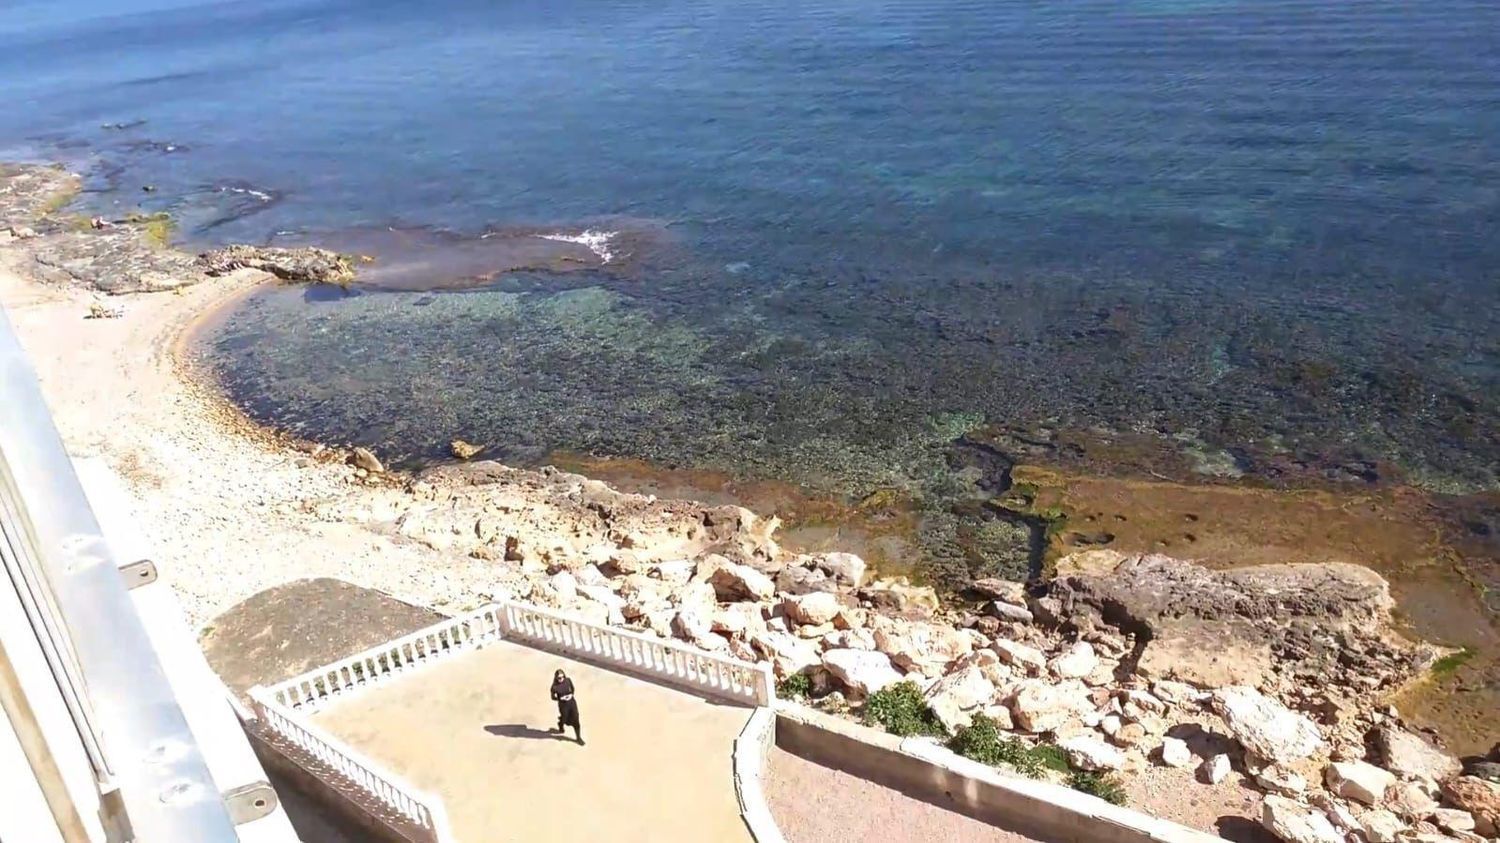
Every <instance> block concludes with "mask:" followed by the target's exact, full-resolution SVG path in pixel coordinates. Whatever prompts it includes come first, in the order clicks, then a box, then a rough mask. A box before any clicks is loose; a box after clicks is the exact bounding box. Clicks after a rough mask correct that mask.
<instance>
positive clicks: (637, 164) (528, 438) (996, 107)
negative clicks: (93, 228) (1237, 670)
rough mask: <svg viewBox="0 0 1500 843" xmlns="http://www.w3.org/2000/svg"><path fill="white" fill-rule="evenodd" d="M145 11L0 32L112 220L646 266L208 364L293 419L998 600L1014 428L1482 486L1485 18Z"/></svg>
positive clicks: (988, 5) (1491, 298) (260, 409)
mask: <svg viewBox="0 0 1500 843" xmlns="http://www.w3.org/2000/svg"><path fill="white" fill-rule="evenodd" d="M124 6H125V7H126V8H128V9H129V10H133V11H121V8H122V6H121V4H118V3H104V2H102V0H93V2H90V3H82V4H67V5H66V7H64V5H63V4H53V3H44V2H40V0H25V2H20V3H14V2H13V3H11V4H10V5H9V6H8V8H7V14H6V15H5V16H4V18H3V19H0V98H4V101H6V102H8V103H12V104H15V105H16V106H18V107H13V108H10V109H3V110H0V146H7V145H8V146H9V147H10V149H11V150H13V151H17V152H21V153H30V154H37V155H57V154H63V155H66V156H67V157H69V158H71V159H72V160H74V161H76V162H79V163H81V164H83V165H86V166H88V167H90V168H91V173H92V178H91V182H90V184H91V188H92V190H93V191H94V192H92V193H90V195H89V196H88V197H86V200H85V204H86V205H87V206H89V207H91V208H99V209H106V210H108V209H124V208H128V207H133V206H135V205H137V204H142V205H145V206H146V207H147V208H148V209H157V208H165V209H170V210H173V211H174V212H175V213H177V214H178V215H179V217H180V218H182V219H183V220H184V223H185V232H184V233H185V235H186V236H187V237H188V238H189V239H192V240H197V241H223V240H230V239H248V240H260V241H264V240H267V239H270V238H273V237H276V236H278V235H277V233H278V232H292V234H291V235H286V234H282V235H280V236H283V237H285V236H291V237H302V238H305V237H314V238H316V237H317V235H318V233H319V232H348V231H351V230H357V229H359V228H362V227H369V228H376V229H379V228H382V227H385V226H388V225H392V224H405V225H425V226H433V227H437V228H442V229H446V230H449V231H451V232H454V233H457V234H468V235H477V234H478V233H479V232H481V231H484V230H488V229H491V228H496V227H499V228H504V229H507V230H522V229H525V230H533V229H534V230H537V231H547V230H552V229H555V230H557V231H559V232H564V233H569V234H577V233H578V232H580V231H582V230H584V229H586V228H595V229H598V228H600V227H601V226H602V225H603V224H604V223H605V222H608V223H609V224H610V225H612V226H614V227H615V228H617V229H620V230H623V231H625V232H626V233H627V234H631V233H634V234H641V233H642V232H648V233H649V236H642V238H641V240H640V242H641V243H642V244H643V245H642V246H641V248H640V250H639V252H638V253H635V254H632V255H631V262H630V266H629V269H628V271H626V270H611V269H610V268H608V267H605V268H604V269H602V270H600V269H587V268H586V269H581V270H577V271H573V272H569V273H566V274H553V273H546V272H532V271H527V272H517V273H512V274H508V275H506V276H503V277H501V278H500V279H498V281H497V283H496V284H495V285H494V286H493V287H489V288H485V289H480V290H467V291H462V292H449V291H444V292H378V291H365V292H364V294H361V295H354V296H348V297H344V296H330V295H326V294H314V293H310V292H309V291H304V290H301V289H285V288H283V289H271V290H267V291H264V292H263V293H261V294H259V295H257V296H255V297H253V298H252V299H251V300H249V301H248V302H247V303H246V304H245V305H244V307H243V308H242V309H241V310H240V311H239V312H238V313H237V314H235V315H234V316H233V317H232V318H231V319H230V320H229V321H228V324H227V326H226V327H225V329H224V330H223V332H222V333H221V334H219V335H218V336H217V338H216V339H215V340H214V341H213V343H212V347H211V348H210V349H209V354H210V356H211V357H212V359H213V360H214V362H215V363H216V365H217V366H218V367H219V369H220V371H221V374H222V376H223V378H224V382H225V384H226V386H227V387H228V388H229V390H230V391H231V393H232V394H233V395H234V396H235V397H236V398H237V399H238V400H239V401H241V402H242V403H243V404H244V405H245V406H246V408H247V409H248V410H249V411H250V412H251V413H252V415H254V416H256V417H258V418H260V419H263V420H265V421H268V422H272V423H275V424H279V425H284V426H287V427H290V428H292V429H294V430H296V431H298V432H302V433H305V434H307V435H309V436H313V437H317V438H320V439H329V440H338V441H351V442H362V443H367V444H372V445H375V446H377V447H378V448H379V449H380V450H381V452H382V453H384V454H389V455H391V456H392V457H393V458H395V459H396V460H397V461H398V462H400V461H407V462H417V461H421V460H423V459H429V458H434V457H439V456H441V455H442V453H443V451H444V449H445V446H446V443H447V442H448V441H449V440H450V439H452V438H454V437H456V436H461V437H463V438H465V439H469V440H472V441H480V442H484V443H487V444H489V445H490V446H491V448H492V450H491V453H497V454H500V455H503V456H505V457H507V458H509V459H514V460H519V461H526V460H540V459H544V458H545V456H546V455H547V454H548V453H550V452H552V451H554V450H556V449H567V450H571V451H576V452H591V453H594V454H601V455H619V456H630V457H641V458H646V459H649V460H653V461H656V462H658V463H663V464H668V465H689V466H697V467H708V468H719V469H727V470H730V471H733V472H737V473H743V474H747V475H753V476H762V477H774V478H781V479H786V480H791V481H794V482H797V483H801V484H805V485H808V486H811V487H814V488H818V489H824V490H829V491H835V492H840V493H849V494H854V495H862V494H865V493H867V492H869V491H871V490H873V489H876V488H880V487H896V488H899V489H902V490H904V491H905V492H907V493H909V494H910V495H913V496H915V497H917V498H918V499H920V500H923V501H925V502H927V505H928V509H929V511H930V512H931V513H932V517H931V518H929V519H927V520H926V521H925V522H924V530H926V531H927V532H928V534H927V535H926V536H924V547H926V548H927V551H928V552H929V553H932V554H935V555H937V556H942V557H945V558H948V559H949V560H950V561H953V562H955V564H962V565H966V566H968V567H970V568H974V567H976V566H978V567H983V566H985V565H990V564H995V565H1000V566H1001V567H1011V568H1014V567H1015V565H1016V564H1017V562H1016V557H1015V554H1014V552H1013V550H1014V547H1015V546H1016V543H1017V542H1023V541H1024V536H1023V535H1021V533H1018V532H1016V531H1015V530H1014V529H1012V526H1011V525H1006V524H996V523H993V522H991V521H982V523H977V524H976V523H970V522H972V521H973V518H971V517H969V516H965V515H953V514H952V513H953V512H954V511H955V507H959V505H960V504H962V503H963V502H964V501H967V500H969V499H971V498H973V497H976V496H983V494H984V492H983V490H982V489H978V488H976V487H975V485H974V483H973V482H972V481H973V480H974V479H975V478H974V475H975V473H976V471H979V470H980V469H976V468H974V467H973V466H971V465H970V464H969V462H968V461H967V460H966V458H965V457H964V456H963V454H961V453H955V452H954V450H953V449H952V448H951V447H950V443H951V442H952V440H953V439H954V438H955V437H958V436H961V435H963V434H965V433H966V432H969V431H973V430H976V429H978V428H981V427H983V426H985V425H987V424H1003V425H1008V426H1018V427H1021V428H1025V429H1027V430H1043V431H1045V430H1047V429H1058V428H1061V429H1099V430H1102V431H1128V432H1136V433H1139V432H1145V433H1148V434H1152V435H1156V436H1159V437H1160V438H1161V439H1162V440H1163V441H1167V442H1173V443H1178V444H1180V446H1181V447H1182V448H1183V449H1185V450H1188V451H1191V452H1192V453H1193V454H1195V455H1197V458H1199V460H1200V463H1201V466H1202V469H1203V471H1205V472H1207V473H1214V474H1219V475H1230V476H1233V475H1237V474H1242V473H1249V474H1252V475H1254V474H1258V473H1263V472H1264V471H1266V470H1267V467H1268V466H1272V465H1281V464H1284V463H1285V462H1286V461H1287V460H1289V459H1290V460H1292V461H1294V462H1297V463H1299V464H1304V463H1305V464H1310V465H1319V466H1321V465H1333V466H1339V467H1340V468H1339V469H1338V476H1339V477H1341V478H1344V477H1349V476H1353V477H1356V478H1358V477H1371V476H1378V477H1394V478H1401V477H1403V476H1405V477H1408V478H1410V479H1413V480H1415V481H1417V482H1421V483H1424V484H1426V485H1429V486H1430V487H1433V488H1440V489H1447V490H1455V491H1467V490H1473V489H1478V488H1487V487H1493V486H1494V485H1495V484H1496V482H1497V481H1496V466H1497V465H1500V426H1497V418H1500V403H1497V400H1500V399H1497V398H1496V395H1497V392H1496V386H1497V384H1500V375H1497V372H1500V365H1497V364H1500V324H1497V322H1500V316H1497V314H1500V308H1497V305H1500V238H1497V237H1496V236H1495V231H1496V223H1497V222H1500V193H1497V191H1496V187H1495V186H1496V185H1497V184H1500V51H1497V50H1496V49H1495V47H1496V43H1495V35H1494V33H1496V32H1500V7H1497V6H1496V5H1495V4H1493V3H1489V2H1478V1H1477V0H1435V1H1434V2H1428V3H1423V4H1411V3H1406V2H1394V1H1392V2H1385V1H1384V0H1363V1H1362V2H1354V3H1349V2H1305V0H1296V2H1292V1H1291V0H1285V1H1284V2H1283V1H1280V0H1267V1H1264V2H1261V1H1258V2H1248V0H1247V1H1246V2H1235V0H1193V1H1192V2H1187V1H1186V0H1125V1H1124V2H1121V1H1120V0H1110V1H1109V2H1104V0H1080V2H1074V3H1035V2H1020V0H919V1H918V2H878V1H875V0H813V2H797V3H793V2H790V0H785V2H779V1H778V0H752V2H744V3H734V4H727V3H715V2H707V0H696V1H695V0H688V1H687V2H683V0H667V2H651V3H645V2H631V0H617V1H616V2H606V0H599V2H582V1H581V0H572V2H569V1H568V0H564V2H561V3H553V4H547V5H545V6H537V5H534V4H519V3H508V2H493V0H486V2H478V0H443V1H442V2H434V3H428V4H420V5H417V4H403V3H395V2H361V3H355V2H352V0H344V2H330V0H285V2H275V3H263V2H262V3H250V2H226V3H216V4H203V3H197V2H181V0H178V1H177V2H171V3H168V2H165V0H156V2H142V0H132V1H131V2H127V3H125V4H124ZM80 56H85V57H87V60H84V61H80V60H79V57H80ZM137 120H145V121H146V122H145V123H144V124H142V125H137V126H133V127H130V128H125V129H119V130H115V129H102V128H100V127H101V126H103V125H104V124H113V123H120V124H129V123H132V122H134V121H137ZM168 147H171V149H170V151H169V150H168ZM147 184H149V185H153V186H155V187H156V188H157V190H156V191H154V192H152V193H149V194H146V193H142V192H141V187H142V186H143V185H147ZM469 263H470V261H469V260H468V258H465V272H467V273H469V274H471V275H476V274H477V275H482V274H484V273H483V272H482V271H480V270H476V269H474V268H473V267H471V266H469ZM1349 466H1352V467H1353V468H1348V467H1349ZM960 508H961V507H960ZM966 518H967V519H968V521H965V519H966ZM965 524H967V526H965ZM960 534H964V535H965V536H967V538H962V539H960ZM976 536H977V538H976ZM976 543H977V546H979V547H981V548H991V549H981V550H979V551H975V550H974V547H975V546H976ZM960 545H962V547H960ZM1004 547H1010V548H1012V550H997V549H994V548H1004Z"/></svg>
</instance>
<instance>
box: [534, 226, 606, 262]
mask: <svg viewBox="0 0 1500 843" xmlns="http://www.w3.org/2000/svg"><path fill="white" fill-rule="evenodd" d="M619 233H620V232H618V231H595V230H593V229H592V228H590V229H586V230H584V231H583V233H581V234H538V235H537V236H538V237H540V238H542V239H543V240H557V241H559V242H562V243H577V244H579V245H582V246H587V247H588V249H589V251H591V252H593V253H594V254H596V255H598V256H599V260H600V261H603V262H604V263H609V262H610V261H611V260H613V259H614V256H615V253H614V252H611V251H610V250H609V241H611V240H613V239H615V237H616V236H618V235H619Z"/></svg>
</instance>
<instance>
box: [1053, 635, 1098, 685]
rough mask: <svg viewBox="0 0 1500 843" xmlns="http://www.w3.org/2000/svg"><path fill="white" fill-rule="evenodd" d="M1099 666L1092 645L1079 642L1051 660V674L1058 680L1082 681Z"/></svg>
mask: <svg viewBox="0 0 1500 843" xmlns="http://www.w3.org/2000/svg"><path fill="white" fill-rule="evenodd" d="M1098 666H1099V657H1098V656H1096V655H1094V645H1092V644H1090V643H1089V642H1087V641H1079V642H1078V643H1076V644H1074V645H1072V646H1071V647H1069V648H1068V649H1066V650H1064V651H1063V652H1062V653H1061V654H1060V655H1058V656H1057V658H1055V659H1053V660H1052V663H1051V665H1050V667H1051V668H1052V673H1053V674H1054V675H1056V676H1057V677H1058V678H1059V679H1082V678H1083V677H1085V676H1088V675H1089V674H1090V673H1093V672H1094V668H1096V667H1098Z"/></svg>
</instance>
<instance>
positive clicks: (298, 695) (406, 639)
mask: <svg viewBox="0 0 1500 843" xmlns="http://www.w3.org/2000/svg"><path fill="white" fill-rule="evenodd" d="M499 611H500V607H499V606H496V605H495V604H488V605H485V606H481V607H480V608H478V609H476V610H474V611H473V612H470V613H468V614H466V615H459V616H457V617H453V618H447V619H445V620H442V621H439V622H438V623H435V624H433V625H432V626H429V627H426V628H424V629H419V630H417V631H416V632H413V633H411V634H409V635H404V636H402V637H400V638H397V639H396V640H394V641H389V642H387V643H385V644H381V645H379V646H377V647H371V648H370V649H368V650H365V651H364V652H362V653H356V654H355V655H352V656H350V657H348V658H346V659H341V660H339V661H336V662H333V663H331V664H327V665H324V666H322V667H318V668H314V669H312V670H310V671H308V672H306V673H304V674H302V675H300V676H294V677H292V678H291V679H288V680H286V681H285V682H280V683H277V684H276V685H273V686H271V688H269V689H268V690H269V692H270V694H271V696H272V697H273V698H274V699H275V700H276V702H278V703H280V704H281V705H284V706H286V707H287V708H289V709H293V710H301V709H315V708H318V707H321V706H322V705H324V704H325V703H328V702H331V701H332V700H334V699H335V698H337V697H338V696H339V695H340V694H342V693H344V692H346V691H349V690H351V689H353V688H358V687H365V686H367V685H369V684H371V683H374V682H377V681H379V680H382V679H387V678H391V677H393V676H397V675H400V674H403V673H405V672H406V671H408V670H411V669H413V668H415V667H417V666H419V665H422V664H426V663H428V662H430V661H432V660H434V659H436V658H438V657H440V656H447V655H455V654H457V653H461V652H467V651H468V650H472V649H475V648H477V647H480V646H483V645H484V644H485V643H488V642H490V641H497V640H499V639H500V637H501V624H500V614H499Z"/></svg>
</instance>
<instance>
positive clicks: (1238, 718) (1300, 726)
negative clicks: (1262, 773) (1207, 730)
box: [1211, 686, 1324, 763]
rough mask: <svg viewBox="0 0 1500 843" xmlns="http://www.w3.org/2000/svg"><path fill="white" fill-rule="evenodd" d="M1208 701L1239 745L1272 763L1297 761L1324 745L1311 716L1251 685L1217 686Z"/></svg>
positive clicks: (1319, 749) (1321, 748) (1320, 749)
mask: <svg viewBox="0 0 1500 843" xmlns="http://www.w3.org/2000/svg"><path fill="white" fill-rule="evenodd" d="M1211 703H1212V705H1213V709H1214V711H1215V712H1217V713H1218V715H1219V716H1220V717H1223V718H1224V723H1225V725H1227V726H1228V727H1229V733H1230V734H1231V735H1233V736H1234V738H1235V739H1236V740H1238V741H1239V742H1240V745H1241V746H1243V747H1244V748H1245V749H1247V750H1249V751H1250V752H1253V753H1255V754H1256V755H1258V756H1260V757H1261V758H1264V759H1266V760H1267V761H1270V762H1272V763H1287V762H1292V761H1300V760H1301V759H1304V758H1308V757H1311V756H1313V755H1314V754H1316V753H1318V752H1321V751H1322V750H1323V748H1324V743H1323V738H1322V736H1321V735H1320V734H1319V733H1318V727H1317V726H1316V725H1314V724H1313V722H1312V721H1311V720H1309V719H1307V718H1306V717H1304V716H1302V715H1300V714H1298V713H1296V712H1294V711H1292V710H1291V709H1289V708H1287V707H1286V706H1284V705H1282V704H1281V703H1279V702H1277V701H1276V700H1273V699H1271V698H1270V697H1267V696H1265V695H1264V694H1262V693H1260V692H1259V691H1257V690H1255V689H1254V688H1248V687H1245V686H1230V687H1228V688H1220V689H1219V690H1217V691H1215V692H1214V693H1213V697H1212V698H1211Z"/></svg>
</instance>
